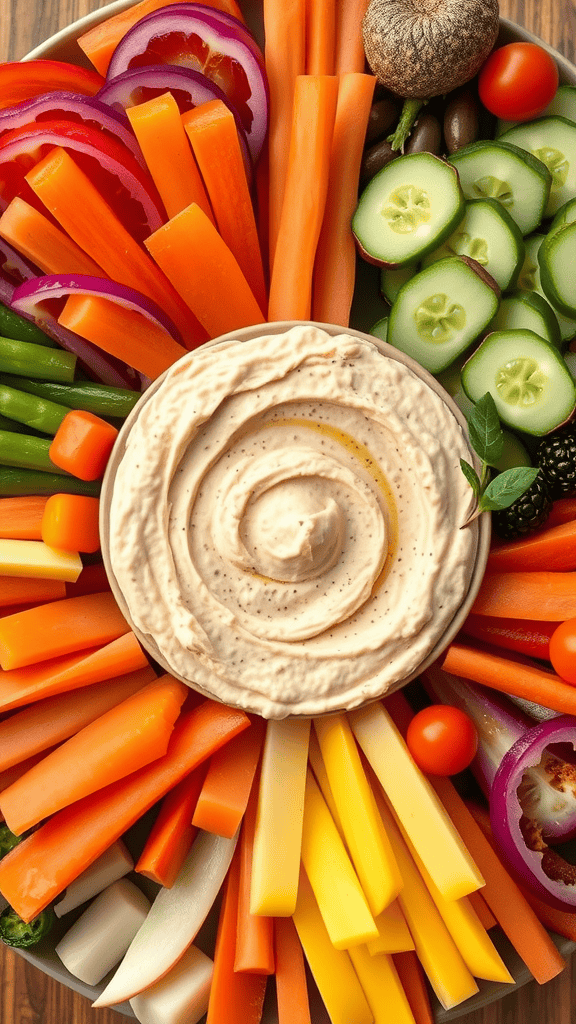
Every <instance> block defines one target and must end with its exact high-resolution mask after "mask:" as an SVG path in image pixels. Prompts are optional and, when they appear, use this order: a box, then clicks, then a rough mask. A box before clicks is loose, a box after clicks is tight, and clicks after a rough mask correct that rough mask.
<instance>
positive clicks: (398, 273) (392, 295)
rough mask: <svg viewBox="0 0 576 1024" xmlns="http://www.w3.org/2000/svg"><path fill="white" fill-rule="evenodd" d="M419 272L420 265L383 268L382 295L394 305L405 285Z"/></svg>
mask: <svg viewBox="0 0 576 1024" xmlns="http://www.w3.org/2000/svg"><path fill="white" fill-rule="evenodd" d="M417 270H418V264H416V263H408V264H407V265H406V266H405V267H395V268H392V267H382V270H381V272H380V293H381V295H382V296H383V298H385V299H386V302H389V303H390V305H392V303H393V302H395V301H396V296H397V295H398V292H399V291H400V289H401V287H402V285H403V284H406V281H409V280H410V278H411V277H414V274H415V273H416V272H417Z"/></svg>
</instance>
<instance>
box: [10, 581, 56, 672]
mask: <svg viewBox="0 0 576 1024" xmlns="http://www.w3.org/2000/svg"><path fill="white" fill-rule="evenodd" d="M64 597H66V586H65V584H64V582H63V580H38V579H31V580H30V579H25V578H23V577H17V576H9V577H7V578H6V579H4V580H2V586H1V587H0V608H2V609H8V608H11V607H12V606H13V605H18V604H27V605H28V604H44V603H46V602H47V601H58V600H61V599H62V598H64ZM5 614H7V612H5V611H3V612H2V615H5ZM0 678H1V676H0Z"/></svg>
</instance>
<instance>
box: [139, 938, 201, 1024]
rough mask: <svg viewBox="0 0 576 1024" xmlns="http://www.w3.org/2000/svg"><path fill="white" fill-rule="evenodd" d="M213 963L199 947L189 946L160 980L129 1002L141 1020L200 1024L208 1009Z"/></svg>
mask: <svg viewBox="0 0 576 1024" xmlns="http://www.w3.org/2000/svg"><path fill="white" fill-rule="evenodd" d="M213 971H214V964H213V962H212V960H211V959H210V957H209V956H206V954H205V953H203V952H202V950H201V949H199V948H198V946H195V945H191V946H188V949H187V950H186V952H185V953H184V954H183V955H182V956H181V957H180V959H179V960H178V961H177V963H175V964H174V966H173V967H171V968H170V970H169V971H168V973H167V974H165V975H164V977H163V978H161V979H160V981H157V982H155V983H154V985H150V986H149V987H148V988H146V989H144V991H143V992H139V993H138V995H137V996H133V997H132V999H130V1006H131V1007H132V1009H133V1010H134V1016H135V1017H136V1020H139V1021H150V1022H152V1021H166V1024H169V1022H173V1024H176V1022H178V1021H189V1022H192V1021H199V1020H200V1018H202V1017H204V1015H205V1013H206V1010H207V1009H208V999H209V998H210V985H211V982H212V974H213Z"/></svg>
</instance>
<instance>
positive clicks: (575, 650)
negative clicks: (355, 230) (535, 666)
mask: <svg viewBox="0 0 576 1024" xmlns="http://www.w3.org/2000/svg"><path fill="white" fill-rule="evenodd" d="M550 661H551V662H552V668H553V669H554V671H555V672H557V673H558V675H559V676H560V677H561V678H562V679H564V680H565V681H566V682H567V683H575V684H576V619H567V620H566V622H561V623H560V625H559V626H557V628H556V629H555V630H554V632H553V634H552V636H551V637H550Z"/></svg>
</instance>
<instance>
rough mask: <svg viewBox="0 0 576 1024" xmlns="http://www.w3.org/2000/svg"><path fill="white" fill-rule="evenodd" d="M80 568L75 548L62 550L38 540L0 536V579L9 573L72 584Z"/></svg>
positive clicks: (80, 563)
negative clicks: (8, 538)
mask: <svg viewBox="0 0 576 1024" xmlns="http://www.w3.org/2000/svg"><path fill="white" fill-rule="evenodd" d="M81 571H82V559H81V558H80V555H79V554H78V552H77V551H61V550H59V549H56V548H52V547H49V545H48V544H44V542H43V541H41V540H4V539H2V538H0V582H1V581H2V579H3V578H5V577H7V576H9V577H19V578H20V579H45V580H62V581H63V582H64V583H66V581H68V582H69V583H74V581H75V580H77V579H78V577H79V575H80V573H81Z"/></svg>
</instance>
